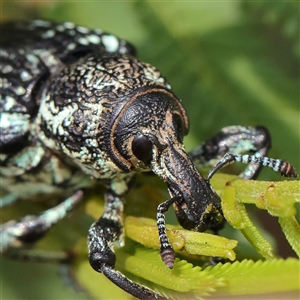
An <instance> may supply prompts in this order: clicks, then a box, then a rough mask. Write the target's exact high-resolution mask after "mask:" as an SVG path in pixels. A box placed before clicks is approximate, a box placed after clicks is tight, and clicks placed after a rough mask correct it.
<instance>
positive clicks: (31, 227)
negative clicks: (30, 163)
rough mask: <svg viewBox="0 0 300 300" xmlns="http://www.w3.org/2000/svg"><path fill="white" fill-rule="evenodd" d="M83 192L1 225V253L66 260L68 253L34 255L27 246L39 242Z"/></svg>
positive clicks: (70, 208) (77, 201)
mask: <svg viewBox="0 0 300 300" xmlns="http://www.w3.org/2000/svg"><path fill="white" fill-rule="evenodd" d="M82 196H83V192H82V191H76V192H75V193H74V194H73V195H72V196H71V197H69V198H67V199H66V200H65V201H63V202H62V203H60V204H58V205H57V206H55V207H52V208H50V209H48V210H46V211H45V212H43V213H42V214H40V215H38V216H35V215H29V216H25V217H23V218H22V219H20V220H18V221H15V220H13V221H9V222H7V223H4V224H2V225H1V227H0V241H1V244H0V253H3V254H5V255H7V256H14V257H20V258H32V259H35V258H36V260H51V261H58V262H61V261H64V260H66V258H67V254H66V253H65V255H61V254H58V256H57V257H56V256H51V257H49V258H48V259H47V256H44V255H43V254H41V256H37V257H34V255H31V254H30V251H33V250H32V249H26V246H28V245H31V244H32V243H35V242H37V241H38V240H39V239H41V238H42V237H43V236H44V235H45V234H46V232H47V231H48V230H49V229H50V228H51V227H52V226H53V225H54V224H56V223H57V222H58V221H59V220H61V219H63V218H64V217H65V216H66V215H67V213H68V212H69V211H71V210H72V209H73V208H74V207H75V206H76V205H77V204H78V203H79V202H80V201H81V199H82Z"/></svg>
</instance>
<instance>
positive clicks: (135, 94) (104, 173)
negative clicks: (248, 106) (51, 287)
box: [0, 20, 297, 299]
mask: <svg viewBox="0 0 300 300" xmlns="http://www.w3.org/2000/svg"><path fill="white" fill-rule="evenodd" d="M1 34H2V40H1V50H0V51H1V140H0V142H1V180H2V186H3V188H4V189H5V190H6V192H7V195H5V196H4V197H3V199H2V202H1V203H2V206H4V205H9V204H12V203H13V202H15V201H16V200H18V199H22V198H23V199H31V198H34V197H44V196H48V197H49V196H50V197H56V196H58V195H59V196H61V195H63V196H64V198H65V199H66V200H64V201H62V202H61V203H60V204H58V205H57V206H55V207H53V208H50V209H48V210H46V211H45V212H42V213H41V214H40V215H30V216H25V217H23V218H21V219H20V220H12V221H9V222H7V223H5V224H3V225H2V226H1V231H0V234H1V252H2V253H3V254H4V255H5V254H7V255H9V253H10V251H11V250H12V249H22V248H23V247H25V246H26V245H27V244H30V243H34V242H36V241H37V240H39V239H40V238H42V237H43V236H44V234H45V233H46V232H47V231H48V230H49V229H50V228H51V227H52V226H53V225H54V224H56V223H57V222H58V221H59V220H60V219H62V218H64V217H65V216H66V214H67V212H68V211H70V210H72V209H74V207H75V206H76V205H77V204H78V203H79V202H80V201H81V199H82V195H83V192H82V189H83V188H88V187H91V186H92V185H97V184H104V185H105V186H106V187H107V190H106V193H105V209H104V213H103V214H102V216H100V218H99V219H98V220H97V221H96V222H95V223H94V224H92V225H91V228H90V230H89V232H88V250H89V262H90V264H91V266H92V268H93V269H95V270H96V271H97V272H100V273H103V274H104V275H105V276H106V277H107V278H109V279H110V280H111V281H112V282H114V283H115V284H116V285H118V286H119V287H120V288H122V289H123V290H125V291H127V292H128V293H130V294H131V295H133V296H135V297H137V298H140V299H165V298H164V297H163V296H161V295H159V294H158V293H156V292H154V291H152V290H151V289H149V288H147V287H145V286H142V285H140V284H137V283H135V282H133V281H131V280H130V279H128V278H127V277H126V276H125V275H123V274H122V273H121V272H119V271H118V270H116V269H115V268H114V265H115V261H116V257H115V254H114V247H115V246H116V245H118V246H122V245H124V230H123V225H122V224H123V223H122V219H123V207H124V195H125V194H126V193H127V192H128V189H129V184H130V183H131V182H132V180H133V179H134V175H135V174H136V173H139V172H147V171H152V172H153V173H154V174H156V175H157V176H158V177H160V178H161V179H162V180H163V181H165V182H166V185H167V189H168V191H169V194H170V199H169V200H167V201H165V202H163V203H161V204H160V205H158V207H157V215H156V219H157V228H158V234H159V240H160V245H161V249H160V255H161V257H162V261H163V262H164V263H165V264H166V265H167V266H168V267H169V268H172V267H173V264H174V259H175V254H174V251H173V248H172V246H171V244H170V243H169V240H168V236H167V233H166V226H165V217H164V213H165V212H166V211H167V210H168V209H169V207H170V206H171V205H173V206H174V208H175V212H176V216H177V219H178V221H179V223H180V224H181V226H182V227H184V228H186V229H190V230H195V231H205V230H207V229H211V230H212V231H213V232H215V233H217V232H218V231H219V230H220V229H221V228H222V227H223V225H224V222H225V220H224V217H223V214H222V208H221V201H220V198H219V196H218V195H217V194H216V193H215V191H214V190H213V188H212V186H211V185H210V179H211V177H212V176H213V174H214V173H215V172H217V171H218V170H219V169H220V168H222V167H223V166H224V165H227V164H229V163H232V162H243V163H246V164H249V165H248V166H247V168H246V169H245V171H244V172H243V173H242V174H240V176H241V177H243V178H246V179H251V178H255V177H256V176H257V175H258V173H259V171H260V169H261V167H262V166H267V167H270V168H272V169H273V170H275V171H278V172H279V173H280V174H281V175H283V176H287V177H296V176H297V175H296V171H295V169H294V168H293V167H292V166H291V165H290V164H289V163H288V162H286V161H284V160H281V159H271V158H268V157H266V155H267V152H268V150H269V148H270V146H271V138H270V135H269V133H268V131H267V129H266V128H265V127H263V126H248V127H244V126H229V127H225V128H223V129H222V130H221V131H220V132H219V133H217V134H216V135H215V136H214V137H213V138H211V139H209V140H207V141H205V142H203V143H202V144H200V145H199V146H198V147H197V148H196V149H195V150H193V151H192V152H190V153H187V152H186V150H185V148H184V145H183V137H184V136H185V135H186V134H187V133H188V129H189V121H188V116H187V113H186V111H185V109H184V107H183V104H182V102H181V100H180V99H179V98H178V97H177V96H176V95H175V94H174V93H173V91H172V89H171V86H170V84H169V83H168V82H167V80H166V78H165V77H164V76H163V75H162V74H161V72H160V71H159V70H158V69H156V68H155V67H154V66H152V65H150V64H147V63H144V62H141V61H139V60H138V59H137V58H136V53H135V48H134V47H133V46H132V45H131V44H130V43H128V42H126V41H124V40H122V39H119V38H117V37H116V36H114V35H112V34H109V33H105V32H102V31H101V30H98V29H96V30H92V29H89V28H86V27H82V26H76V25H75V24H73V23H70V22H65V23H55V22H50V21H43V20H35V21H16V22H9V23H5V24H2V25H1ZM199 113H200V112H199ZM248 151H250V152H253V155H248V154H244V153H245V152H248ZM216 160H218V161H219V163H217V164H216V165H215V166H214V167H213V168H212V170H211V171H210V172H209V174H208V176H207V177H206V178H204V177H203V176H202V175H201V174H200V173H199V171H198V169H197V168H196V166H195V163H202V164H211V163H212V162H213V161H216ZM141 201H142V200H141Z"/></svg>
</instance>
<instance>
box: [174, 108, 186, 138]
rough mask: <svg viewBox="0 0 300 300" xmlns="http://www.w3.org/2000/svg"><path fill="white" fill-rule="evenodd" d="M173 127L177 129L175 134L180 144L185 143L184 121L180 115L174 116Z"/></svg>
mask: <svg viewBox="0 0 300 300" xmlns="http://www.w3.org/2000/svg"><path fill="white" fill-rule="evenodd" d="M173 125H174V127H175V132H176V135H177V138H178V140H179V141H180V142H182V141H183V137H184V136H185V132H184V126H183V120H182V118H181V117H180V116H179V115H178V114H174V115H173Z"/></svg>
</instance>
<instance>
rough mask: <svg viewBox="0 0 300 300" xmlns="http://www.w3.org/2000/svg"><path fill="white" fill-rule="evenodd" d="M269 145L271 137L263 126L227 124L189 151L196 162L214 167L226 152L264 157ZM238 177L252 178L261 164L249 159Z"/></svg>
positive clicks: (255, 175)
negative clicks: (250, 153)
mask: <svg viewBox="0 0 300 300" xmlns="http://www.w3.org/2000/svg"><path fill="white" fill-rule="evenodd" d="M270 147H271V137H270V134H269V132H268V130H267V129H266V128H265V127H263V126H255V127H252V126H248V127H243V126H228V127H224V128H223V129H222V130H221V131H220V132H219V133H217V134H216V135H214V136H213V137H212V138H210V139H208V140H206V141H205V142H204V143H202V144H201V145H199V146H198V147H196V148H195V149H194V150H193V151H191V152H190V153H189V155H190V157H191V159H192V160H193V161H194V162H195V163H196V164H201V165H203V166H209V167H214V166H215V165H216V164H217V162H218V161H219V160H220V159H222V157H223V156H224V155H225V154H226V153H232V154H234V155H240V154H242V153H245V152H252V153H253V155H254V156H255V157H264V156H266V155H267V153H268V151H269V149H270ZM248 163H250V164H249V165H248V166H247V168H246V169H245V171H244V172H242V173H241V174H240V177H243V178H245V179H254V178H256V177H257V176H258V174H259V172H260V170H261V168H262V165H261V164H256V163H253V162H251V161H249V162H248Z"/></svg>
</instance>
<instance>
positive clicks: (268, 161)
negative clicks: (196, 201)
mask: <svg viewBox="0 0 300 300" xmlns="http://www.w3.org/2000/svg"><path fill="white" fill-rule="evenodd" d="M233 162H242V163H245V164H249V163H253V164H257V165H260V166H264V167H268V168H271V169H273V170H274V171H275V172H278V173H279V174H280V175H281V176H285V177H297V173H296V170H295V169H294V167H293V166H292V165H291V164H290V163H288V162H287V161H285V160H282V159H274V158H269V157H257V156H255V155H248V154H244V155H234V154H231V153H226V154H225V155H224V156H223V157H222V158H221V160H220V161H219V163H218V164H217V165H215V167H214V168H213V169H212V170H210V172H209V173H208V175H207V180H210V179H211V177H212V176H213V175H214V174H215V173H216V172H217V171H218V170H220V169H221V168H223V167H225V166H227V165H229V164H231V163H233Z"/></svg>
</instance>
